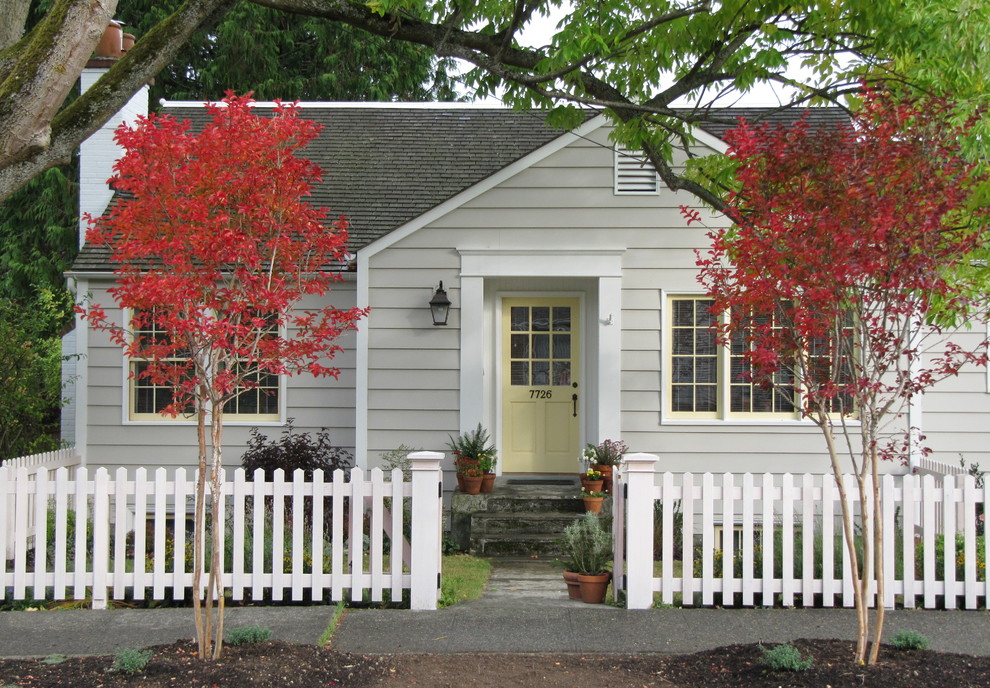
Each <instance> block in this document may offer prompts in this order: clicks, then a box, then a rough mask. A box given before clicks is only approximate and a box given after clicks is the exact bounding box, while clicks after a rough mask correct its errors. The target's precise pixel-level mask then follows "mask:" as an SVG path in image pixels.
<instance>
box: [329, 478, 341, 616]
mask: <svg viewBox="0 0 990 688" xmlns="http://www.w3.org/2000/svg"><path fill="white" fill-rule="evenodd" d="M332 485H333V502H332V511H333V521H332V527H333V535H332V536H331V538H330V542H331V543H332V545H331V547H332V554H331V555H330V562H331V563H330V575H331V579H330V581H331V583H330V585H331V589H330V597H331V599H333V600H334V601H335V602H337V601H340V600H343V599H344V471H342V470H341V469H339V468H338V469H337V470H335V471H334V472H333V482H332Z"/></svg>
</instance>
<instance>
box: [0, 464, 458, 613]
mask: <svg viewBox="0 0 990 688" xmlns="http://www.w3.org/2000/svg"><path fill="white" fill-rule="evenodd" d="M442 456H443V455H442V454H439V453H436V452H417V453H413V454H411V455H410V456H409V459H410V462H411V464H412V479H411V481H409V482H403V479H402V473H401V471H398V470H396V471H393V472H392V473H391V474H390V475H389V476H386V475H385V474H383V473H382V471H381V470H379V469H377V468H376V469H373V470H372V471H370V473H367V474H366V473H365V472H364V471H362V470H361V469H359V468H355V469H353V470H352V471H351V472H350V473H349V475H345V473H344V472H343V471H335V472H334V474H333V475H332V476H330V479H329V480H325V476H324V475H323V473H322V471H317V472H315V474H314V476H313V479H312V481H311V482H306V481H305V478H304V475H303V472H302V471H296V472H295V473H294V474H293V475H292V476H291V478H288V479H287V477H286V476H285V475H284V474H283V473H282V471H276V472H275V475H274V476H273V479H272V480H271V481H266V480H265V478H264V474H263V473H262V472H261V471H257V472H255V474H254V475H253V478H254V479H253V480H252V481H249V480H247V475H246V474H245V472H244V470H243V469H237V470H236V471H234V472H233V476H232V479H225V481H224V483H223V489H222V493H223V495H222V503H221V509H220V510H221V513H223V514H224V519H225V523H224V532H225V537H226V538H228V539H229V545H230V551H231V554H230V558H229V560H228V561H223V562H222V564H221V568H222V569H223V571H224V573H223V577H222V580H223V585H224V587H225V588H226V589H229V590H230V594H231V596H232V598H233V599H234V600H240V599H244V598H245V597H246V596H247V595H250V597H251V598H252V599H255V600H260V599H271V600H275V601H278V600H282V599H284V598H285V596H286V595H288V597H289V599H292V600H304V599H308V600H322V599H324V598H325V596H327V595H328V596H329V597H330V599H332V600H334V601H339V600H343V599H344V598H345V591H349V592H350V599H351V600H355V601H360V600H361V599H362V598H363V597H364V595H365V593H368V594H369V599H370V600H371V601H381V600H382V599H383V597H384V594H385V593H386V592H388V594H389V596H390V599H391V600H393V601H399V600H402V599H404V597H405V595H406V592H405V591H409V592H408V599H409V600H410V604H411V606H412V608H413V609H435V608H436V603H437V599H438V595H439V585H440V583H439V577H440V555H441V552H440V545H441V525H442V521H441V517H442V509H441V471H440V460H441V458H442ZM191 473H192V475H191V477H190V474H189V473H187V471H186V470H185V469H181V468H180V469H177V470H176V471H175V472H174V473H172V474H168V473H167V472H166V470H165V469H164V468H159V469H158V470H156V471H155V472H154V474H153V476H151V477H150V478H149V476H148V474H147V471H146V470H145V469H143V468H142V469H138V470H137V471H135V473H134V475H133V477H130V476H128V473H127V471H126V470H125V469H119V470H118V471H117V472H116V473H114V474H113V475H112V476H111V475H110V473H109V472H108V471H107V470H106V469H105V468H99V469H97V470H96V471H95V473H94V474H93V475H90V472H89V471H88V470H87V469H86V468H85V467H79V468H77V469H76V471H75V476H74V477H73V476H70V475H69V473H68V470H67V469H66V468H59V469H57V470H56V471H55V472H54V474H50V473H49V472H48V471H44V470H42V471H37V472H36V473H34V474H33V475H32V474H31V473H29V470H28V469H27V468H25V467H21V468H18V469H15V470H14V471H11V470H10V469H8V468H6V467H0V532H8V533H10V534H11V535H12V539H13V545H12V548H11V549H10V550H8V552H7V557H11V558H12V562H11V563H10V564H8V562H7V561H6V559H7V557H2V558H0V599H3V597H4V596H5V595H6V596H12V597H13V598H14V599H23V598H24V597H25V596H26V595H27V594H28V592H29V589H30V594H31V595H32V596H33V597H34V598H35V599H42V598H44V599H69V598H73V599H81V598H84V597H85V596H86V595H87V593H89V594H90V595H91V596H92V600H93V606H94V607H95V608H99V607H102V606H105V604H106V600H107V599H108V598H112V599H139V600H140V599H145V598H146V597H147V596H148V595H149V594H150V596H151V597H152V598H154V599H159V600H160V599H165V598H166V596H171V597H173V598H175V599H182V598H184V597H185V595H186V593H187V591H189V590H190V589H191V588H192V567H191V564H190V561H191V551H192V546H191V543H192V538H193V537H194V534H193V533H187V514H189V513H191V512H192V500H193V497H194V495H195V489H196V488H195V472H191ZM386 477H387V478H389V479H386ZM209 506H210V505H209V504H207V505H206V507H207V511H209ZM388 507H391V508H388ZM10 514H12V516H10ZM407 519H409V523H411V524H415V526H414V527H412V530H411V543H407V542H404V540H403V537H402V533H403V529H404V528H406V527H407V526H408V525H409V523H407ZM36 524H47V528H42V527H36ZM200 537H204V534H203V533H200ZM410 545H411V546H410ZM222 551H223V550H222ZM221 556H222V558H223V556H224V555H221ZM203 578H204V580H203V584H204V586H205V582H206V581H205V579H206V577H205V576H204V577H203ZM70 589H71V592H70Z"/></svg>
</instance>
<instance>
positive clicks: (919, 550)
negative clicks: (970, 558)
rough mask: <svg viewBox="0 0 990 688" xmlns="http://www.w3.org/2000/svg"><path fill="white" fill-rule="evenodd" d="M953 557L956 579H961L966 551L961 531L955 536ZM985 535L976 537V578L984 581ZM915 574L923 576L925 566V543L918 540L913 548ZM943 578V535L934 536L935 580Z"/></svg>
mask: <svg viewBox="0 0 990 688" xmlns="http://www.w3.org/2000/svg"><path fill="white" fill-rule="evenodd" d="M955 541H956V547H955V550H956V551H955V552H954V555H955V558H956V580H963V579H964V578H965V576H966V553H965V551H964V547H965V544H966V538H965V536H964V535H963V534H962V533H956V537H955ZM985 552H986V536H985V535H979V536H977V538H976V580H978V581H985V580H986V579H987V569H986V556H985ZM914 566H915V575H916V576H917V577H918V578H923V577H924V570H925V569H924V567H925V543H924V541H920V542H918V544H917V545H916V546H915V550H914ZM944 579H945V536H944V535H936V536H935V580H944Z"/></svg>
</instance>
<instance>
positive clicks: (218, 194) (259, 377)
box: [80, 93, 364, 659]
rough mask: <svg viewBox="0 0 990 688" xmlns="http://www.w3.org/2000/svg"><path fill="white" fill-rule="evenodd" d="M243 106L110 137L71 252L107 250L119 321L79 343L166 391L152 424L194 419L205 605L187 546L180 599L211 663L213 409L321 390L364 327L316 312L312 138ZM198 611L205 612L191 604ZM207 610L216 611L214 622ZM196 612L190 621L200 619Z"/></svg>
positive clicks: (213, 108) (349, 316)
mask: <svg viewBox="0 0 990 688" xmlns="http://www.w3.org/2000/svg"><path fill="white" fill-rule="evenodd" d="M252 103H253V101H252V99H251V98H250V96H249V95H248V96H236V95H234V94H233V93H228V94H227V97H226V98H225V99H224V100H223V102H222V103H220V104H215V105H210V104H207V105H206V109H207V111H208V113H209V114H210V115H211V116H212V120H211V121H210V122H209V123H208V124H207V125H206V126H205V127H204V128H203V130H202V131H201V132H199V133H193V132H192V131H191V130H190V124H189V123H188V122H179V121H177V120H175V119H174V118H173V117H170V116H168V115H163V116H156V115H151V116H148V117H147V118H141V119H140V120H139V121H138V122H137V123H136V125H135V126H133V127H127V126H122V127H121V128H120V129H119V130H118V131H117V134H116V140H117V141H118V143H120V145H121V146H122V147H123V149H124V150H125V153H124V155H123V157H122V158H121V159H120V160H119V161H118V163H117V164H116V166H115V168H114V169H115V174H114V176H113V178H112V179H111V183H112V184H113V186H114V188H115V189H116V190H117V192H118V193H119V194H121V196H120V198H119V199H118V201H117V202H116V203H115V204H114V205H113V206H112V207H111V209H110V211H109V213H108V214H107V215H106V216H105V217H101V218H89V220H90V223H91V227H90V230H89V233H88V234H87V241H89V242H90V243H92V244H96V245H105V246H107V247H109V249H110V251H111V260H112V261H113V262H114V263H116V264H117V265H118V267H117V269H116V270H115V274H116V285H115V286H114V287H113V288H111V289H110V290H108V291H109V293H110V294H111V296H112V297H113V299H114V301H115V302H116V304H117V306H118V307H119V308H121V309H126V310H125V319H126V322H124V323H123V324H118V323H115V322H113V321H112V320H111V319H110V318H109V317H108V315H107V313H106V311H105V309H104V308H102V307H101V306H99V305H96V304H89V305H87V306H85V307H82V308H80V312H81V313H82V314H83V316H84V317H85V318H87V319H89V321H90V322H91V324H92V325H93V327H94V328H96V329H100V330H105V331H107V332H109V334H110V337H111V339H112V340H113V341H114V342H116V343H117V344H119V345H120V346H121V347H123V349H124V353H125V355H126V356H128V357H129V358H131V359H135V360H138V361H140V365H139V366H137V368H136V371H135V372H132V376H133V377H137V378H140V379H146V380H148V381H149V383H150V384H153V385H156V386H161V387H164V388H166V389H168V390H170V395H171V396H170V398H168V399H166V400H165V401H166V402H167V403H164V404H163V405H162V406H163V407H162V408H161V409H160V410H161V412H162V413H165V414H170V415H172V416H175V415H178V414H190V413H192V414H195V416H196V418H197V421H198V423H197V433H198V446H199V471H198V482H197V501H196V532H197V533H202V532H204V521H205V505H206V503H207V501H208V500H207V495H206V484H207V481H208V482H209V485H210V499H209V501H210V503H211V507H212V518H211V521H210V527H211V531H212V532H211V535H212V538H211V540H212V542H213V547H212V558H211V562H210V565H209V581H208V584H207V586H206V591H205V595H204V592H202V591H203V588H202V586H201V576H202V574H203V572H204V568H203V567H204V561H203V559H204V551H203V550H204V543H203V538H201V537H196V538H194V542H195V545H194V571H193V590H194V591H195V592H194V596H193V597H194V607H195V615H196V628H197V637H198V639H199V644H200V657H202V658H204V659H206V658H208V657H214V658H216V657H219V654H220V650H221V647H222V638H223V599H224V598H223V589H222V581H221V579H220V558H219V557H220V552H221V549H222V548H221V547H220V542H221V540H220V536H221V534H222V528H223V515H222V514H221V513H220V512H219V507H220V504H221V500H219V499H218V498H217V497H218V496H219V495H220V491H221V485H222V480H223V455H222V447H223V418H224V410H225V406H227V405H228V404H229V403H231V402H232V401H233V400H235V399H236V398H237V397H238V396H240V395H242V394H246V393H249V392H250V391H251V390H254V393H255V394H264V393H265V391H264V390H261V389H259V387H260V386H261V382H262V381H263V380H266V379H270V378H271V376H278V375H291V374H294V373H298V372H308V373H311V374H313V375H316V376H331V377H337V375H338V373H339V371H338V370H337V369H336V368H333V367H332V366H331V365H330V359H331V358H332V357H333V356H334V354H335V353H337V352H339V351H340V350H341V349H340V346H339V345H338V344H336V343H335V342H336V340H337V338H338V337H339V336H340V335H341V334H343V333H344V332H346V331H348V330H351V329H354V328H355V327H356V322H357V320H358V319H359V318H360V317H362V315H364V312H363V311H362V310H360V309H357V308H352V309H349V310H339V309H337V308H334V307H333V306H330V305H323V306H321V307H314V308H311V309H303V308H300V307H299V304H300V302H301V301H304V300H305V301H306V302H308V303H317V302H318V301H317V300H318V299H319V298H320V297H323V296H325V295H326V294H327V293H328V292H329V290H330V287H331V285H332V283H333V282H334V281H336V280H338V279H340V277H339V273H338V272H336V271H335V269H337V268H340V267H341V266H342V265H343V264H344V263H345V262H346V259H347V253H346V241H347V233H346V228H347V223H346V221H344V220H343V219H336V220H332V221H328V220H327V216H326V212H325V211H324V210H322V209H317V208H315V207H313V206H312V205H311V204H309V203H308V202H307V201H306V197H307V196H309V195H310V190H311V188H312V187H313V185H314V184H315V183H317V182H318V181H319V179H320V175H321V172H320V169H319V168H318V167H317V166H316V165H315V164H313V163H312V162H310V161H308V160H307V159H305V158H303V157H302V156H301V155H300V152H301V151H302V150H303V149H304V148H305V146H306V144H307V143H309V142H310V141H312V140H313V139H314V138H315V137H316V136H317V134H318V132H319V125H318V124H316V123H314V122H312V121H308V120H305V119H302V118H300V117H298V116H297V115H298V109H297V108H296V107H295V106H293V105H286V104H282V103H277V104H276V107H275V108H274V111H272V112H270V113H267V114H258V113H256V112H255V111H254V110H253V108H252ZM201 596H205V602H204V600H202V599H201ZM212 600H217V615H216V623H215V624H214V622H213V614H212ZM204 612H205V613H204Z"/></svg>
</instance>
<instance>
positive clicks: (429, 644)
mask: <svg viewBox="0 0 990 688" xmlns="http://www.w3.org/2000/svg"><path fill="white" fill-rule="evenodd" d="M333 611H334V609H333V607H332V606H317V607H312V606H310V607H228V610H227V614H226V627H227V628H228V629H229V628H235V627H238V626H250V625H258V626H266V627H268V628H271V629H272V630H273V631H274V635H275V637H276V638H278V639H281V640H286V641H289V642H299V643H315V642H317V640H318V639H319V637H320V636H321V634H322V633H323V632H324V630H325V629H326V628H327V625H328V624H329V623H330V619H331V617H332V615H333ZM855 629H856V622H855V617H854V614H853V612H852V610H848V609H807V610H805V609H728V610H723V609H652V610H644V611H628V610H624V609H617V608H614V607H611V606H608V605H587V604H583V603H582V602H579V601H571V600H568V599H567V593H566V591H565V589H564V583H563V579H562V577H561V574H560V571H559V570H558V569H556V568H554V567H552V566H551V565H550V564H549V563H547V562H545V561H542V560H527V559H523V560H500V561H496V563H495V567H494V571H493V575H492V580H491V585H490V587H489V589H488V590H487V591H486V593H485V595H484V596H483V597H481V598H480V599H478V600H474V601H471V602H466V603H463V604H459V605H456V606H454V607H450V608H447V609H441V610H439V611H429V612H427V611H418V612H413V611H408V610H399V609H396V610H390V609H349V610H347V612H346V613H345V614H344V617H343V620H342V622H341V624H340V626H339V628H338V629H337V632H336V634H335V635H334V637H333V640H332V645H333V647H335V648H336V649H338V650H344V651H348V652H356V653H361V654H387V653H429V652H520V653H529V652H574V653H589V652H600V653H634V654H646V653H651V652H660V653H684V652H696V651H698V650H702V649H709V648H714V647H720V646H723V645H730V644H733V643H747V642H755V641H762V642H766V643H777V642H785V641H789V640H795V639H797V638H848V639H852V638H853V636H854V634H855ZM902 629H911V630H915V631H919V632H921V633H923V634H924V635H926V636H927V637H928V638H929V639H930V641H931V643H932V648H933V649H936V650H942V651H947V652H961V653H965V654H972V655H984V656H990V643H988V642H987V638H988V637H990V612H986V611H968V612H967V611H954V612H936V611H907V610H897V611H890V612H888V614H887V624H886V633H885V635H886V637H890V636H891V635H893V634H894V633H896V632H897V631H898V630H902ZM192 635H193V616H192V610H191V609H147V610H145V609H141V610H104V611H90V610H79V611H47V612H2V613H0V656H3V657H24V656H46V655H49V654H53V653H61V654H66V655H82V654H108V653H112V652H114V651H115V650H117V649H118V648H121V647H142V646H147V645H154V644H159V643H168V642H172V641H174V640H176V639H180V638H191V637H192Z"/></svg>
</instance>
